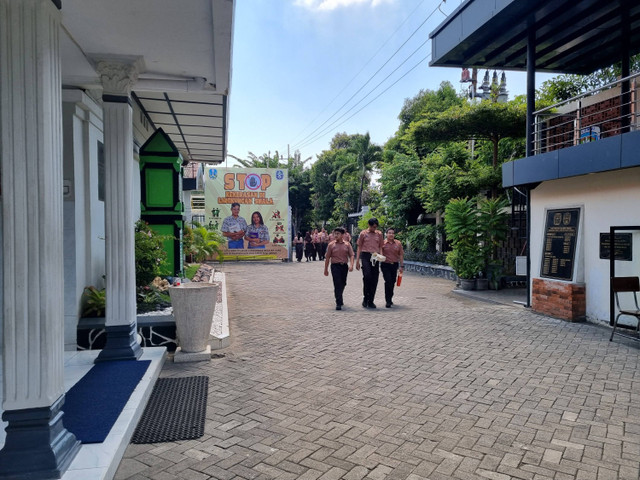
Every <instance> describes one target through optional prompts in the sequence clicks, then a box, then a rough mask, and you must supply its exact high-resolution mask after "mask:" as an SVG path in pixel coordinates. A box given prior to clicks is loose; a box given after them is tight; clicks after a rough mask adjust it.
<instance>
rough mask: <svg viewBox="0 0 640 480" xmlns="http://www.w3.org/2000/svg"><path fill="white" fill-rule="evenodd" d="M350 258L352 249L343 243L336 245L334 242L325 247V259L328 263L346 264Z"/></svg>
mask: <svg viewBox="0 0 640 480" xmlns="http://www.w3.org/2000/svg"><path fill="white" fill-rule="evenodd" d="M351 257H353V248H351V245H349V244H348V243H346V242H344V241H342V242H340V243H338V242H336V241H335V240H334V241H333V242H331V243H330V244H329V246H328V247H327V255H326V258H327V260H329V261H330V263H348V262H349V259H350V258H351Z"/></svg>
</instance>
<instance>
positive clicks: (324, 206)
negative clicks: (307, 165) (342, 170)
mask: <svg viewBox="0 0 640 480" xmlns="http://www.w3.org/2000/svg"><path fill="white" fill-rule="evenodd" d="M339 155H340V152H339V151H336V150H325V151H323V152H322V153H321V154H320V155H318V160H317V161H316V162H315V163H314V164H313V165H312V166H311V173H310V181H311V205H312V208H313V220H314V221H315V222H322V221H324V220H327V219H329V218H331V215H332V214H333V208H334V205H335V202H336V199H337V198H338V194H337V193H336V189H335V183H336V179H337V174H338V168H339V165H340V163H339V162H338V160H337V157H338V156H339Z"/></svg>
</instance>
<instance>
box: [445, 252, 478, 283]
mask: <svg viewBox="0 0 640 480" xmlns="http://www.w3.org/2000/svg"><path fill="white" fill-rule="evenodd" d="M447 263H448V264H449V266H451V268H453V270H454V271H455V272H456V275H457V276H458V278H461V279H463V278H464V279H473V278H476V276H477V275H478V272H480V269H481V268H482V257H481V256H480V252H479V249H475V248H466V247H459V248H454V249H453V250H452V251H450V252H449V253H447Z"/></svg>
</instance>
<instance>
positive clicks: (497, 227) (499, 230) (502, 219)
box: [478, 198, 509, 290]
mask: <svg viewBox="0 0 640 480" xmlns="http://www.w3.org/2000/svg"><path fill="white" fill-rule="evenodd" d="M507 206H508V202H507V201H506V200H505V199H504V198H487V199H484V200H483V201H482V202H480V205H479V208H478V238H479V240H480V243H481V245H482V271H483V272H485V279H486V280H485V283H487V284H488V285H491V286H493V287H494V288H495V289H496V290H497V288H498V285H499V284H500V278H499V275H500V274H501V267H502V265H501V263H500V262H499V261H497V260H496V257H497V255H496V253H497V249H498V245H499V244H500V243H501V242H503V241H504V240H505V239H506V238H507V233H508V232H509V225H508V224H507V217H508V213H507V212H506V210H505V209H506V207H507ZM485 288H486V287H485Z"/></svg>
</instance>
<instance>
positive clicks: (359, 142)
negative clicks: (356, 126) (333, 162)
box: [338, 132, 382, 212]
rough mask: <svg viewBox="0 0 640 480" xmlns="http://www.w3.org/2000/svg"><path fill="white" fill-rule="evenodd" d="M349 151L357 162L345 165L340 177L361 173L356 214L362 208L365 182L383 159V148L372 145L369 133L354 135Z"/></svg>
mask: <svg viewBox="0 0 640 480" xmlns="http://www.w3.org/2000/svg"><path fill="white" fill-rule="evenodd" d="M347 151H348V152H349V153H351V154H353V156H354V160H355V162H348V163H347V164H346V165H344V166H343V167H342V169H341V171H340V172H339V173H338V175H339V176H340V175H343V174H344V172H347V171H353V169H355V170H356V171H358V172H359V177H360V191H359V194H358V203H357V206H356V209H355V211H356V212H359V211H360V207H361V206H362V192H363V190H364V182H365V180H367V179H368V178H369V177H368V175H369V174H370V173H371V171H372V170H373V169H374V167H375V166H376V165H377V163H378V162H379V161H380V160H381V159H382V148H381V147H380V146H378V145H375V144H373V143H371V136H370V135H369V132H367V133H366V134H364V135H354V136H353V139H352V140H351V142H350V145H349V147H348V148H347Z"/></svg>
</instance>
